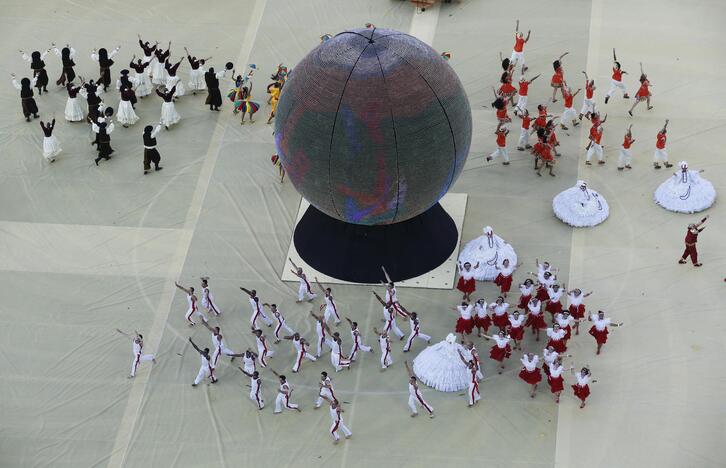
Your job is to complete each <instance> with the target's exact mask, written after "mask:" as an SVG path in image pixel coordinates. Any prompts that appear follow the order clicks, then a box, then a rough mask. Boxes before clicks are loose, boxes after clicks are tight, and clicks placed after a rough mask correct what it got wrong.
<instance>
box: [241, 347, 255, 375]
mask: <svg viewBox="0 0 726 468" xmlns="http://www.w3.org/2000/svg"><path fill="white" fill-rule="evenodd" d="M242 362H243V363H244V369H242V370H244V371H245V372H247V373H248V374H252V373H253V372H255V371H256V370H257V353H255V352H254V351H252V350H251V349H249V348H248V349H247V350H246V351H245V353H244V354H243V355H242Z"/></svg>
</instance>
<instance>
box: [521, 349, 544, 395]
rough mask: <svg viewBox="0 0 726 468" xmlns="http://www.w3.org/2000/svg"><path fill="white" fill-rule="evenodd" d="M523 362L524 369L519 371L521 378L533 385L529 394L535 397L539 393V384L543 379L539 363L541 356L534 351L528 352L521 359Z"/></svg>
mask: <svg viewBox="0 0 726 468" xmlns="http://www.w3.org/2000/svg"><path fill="white" fill-rule="evenodd" d="M520 361H521V362H522V370H520V371H519V378H520V379H522V380H524V381H525V382H527V383H528V384H530V385H531V386H532V391H531V392H530V393H529V396H530V397H532V398H534V395H535V394H536V393H537V385H539V383H540V382H541V381H542V373H541V372H540V370H539V367H537V365H538V364H539V356H537V355H536V354H534V353H527V354H525V355H524V356H522V358H521V359H520Z"/></svg>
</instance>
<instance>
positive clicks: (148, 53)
mask: <svg viewBox="0 0 726 468" xmlns="http://www.w3.org/2000/svg"><path fill="white" fill-rule="evenodd" d="M138 36H139V46H141V49H142V50H143V51H144V63H149V62H151V60H152V59H153V58H154V51H155V50H156V46H157V45H159V41H156V42H155V43H154V45H153V46H152V45H150V44H149V41H146V42H143V41H142V39H141V34H138Z"/></svg>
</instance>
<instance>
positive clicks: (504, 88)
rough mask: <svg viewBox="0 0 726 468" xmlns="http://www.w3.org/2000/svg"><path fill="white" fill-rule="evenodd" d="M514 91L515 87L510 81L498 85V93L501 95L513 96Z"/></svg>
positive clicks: (515, 90)
mask: <svg viewBox="0 0 726 468" xmlns="http://www.w3.org/2000/svg"><path fill="white" fill-rule="evenodd" d="M516 92H517V88H515V87H514V86H512V84H511V83H502V85H501V86H500V87H499V93H500V94H501V95H503V96H507V97H509V96H514V94H515V93H516Z"/></svg>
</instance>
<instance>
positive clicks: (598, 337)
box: [555, 310, 623, 354]
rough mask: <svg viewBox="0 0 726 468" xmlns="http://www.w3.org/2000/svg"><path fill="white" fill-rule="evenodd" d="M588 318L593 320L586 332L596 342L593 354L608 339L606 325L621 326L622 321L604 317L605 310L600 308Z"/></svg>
mask: <svg viewBox="0 0 726 468" xmlns="http://www.w3.org/2000/svg"><path fill="white" fill-rule="evenodd" d="M588 320H589V321H590V322H593V325H592V327H590V331H589V332H588V333H590V334H591V335H592V337H593V338H595V341H596V342H597V352H596V353H595V354H600V349H601V348H602V345H604V344H605V343H606V342H607V341H608V333H610V331H609V330H608V325H610V326H611V327H622V326H623V322H620V323H613V322H612V320H610V318H609V317H607V318H606V317H605V312H603V311H602V310H598V311H597V314H592V315H591V316H590V318H589V319H588ZM555 349H556V348H555Z"/></svg>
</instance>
